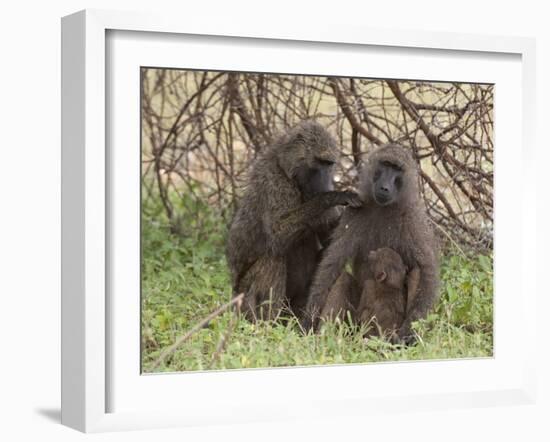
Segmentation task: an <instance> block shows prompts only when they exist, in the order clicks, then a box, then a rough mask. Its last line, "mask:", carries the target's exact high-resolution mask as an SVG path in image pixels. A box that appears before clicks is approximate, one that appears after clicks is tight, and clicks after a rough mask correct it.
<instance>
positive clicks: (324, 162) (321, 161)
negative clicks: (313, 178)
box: [316, 158, 334, 166]
mask: <svg viewBox="0 0 550 442" xmlns="http://www.w3.org/2000/svg"><path fill="white" fill-rule="evenodd" d="M316 160H317V162H318V163H319V164H320V165H321V166H332V165H334V161H332V160H327V159H326V158H316Z"/></svg>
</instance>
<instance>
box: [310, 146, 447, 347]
mask: <svg viewBox="0 0 550 442" xmlns="http://www.w3.org/2000/svg"><path fill="white" fill-rule="evenodd" d="M359 194H360V196H361V199H362V200H363V206H362V207H361V208H357V209H350V208H348V209H346V210H345V212H344V214H343V215H342V218H341V220H340V222H339V224H338V227H337V228H336V229H335V231H334V235H333V236H334V238H333V240H332V242H331V244H330V245H329V246H328V248H327V249H326V250H325V251H324V253H323V259H322V261H321V263H320V264H319V266H318V268H317V271H316V273H315V278H314V280H313V283H312V285H311V289H310V295H309V299H308V306H307V313H306V316H305V318H304V321H303V326H304V327H305V328H306V329H309V328H312V327H314V328H316V327H317V326H318V319H319V316H320V314H321V312H322V310H323V307H324V306H325V304H326V300H327V297H328V295H329V292H330V291H331V288H332V287H333V285H334V282H335V281H336V280H337V278H338V277H339V276H340V275H341V273H342V271H343V269H344V267H345V265H346V263H347V262H348V260H351V262H352V273H353V277H354V279H355V281H357V282H358V284H359V290H360V293H362V292H363V289H364V285H365V281H366V280H367V279H368V267H369V266H368V264H367V259H368V256H369V253H370V252H371V251H373V250H376V249H379V248H381V247H389V248H391V249H393V250H395V251H396V252H397V253H398V254H399V255H400V256H401V259H402V260H403V262H404V264H405V266H406V268H407V270H409V271H410V270H411V269H414V268H416V267H418V268H419V269H420V278H419V282H418V291H417V293H416V296H415V298H414V300H413V301H412V302H411V305H410V306H408V308H407V311H406V314H405V320H404V321H403V324H402V325H401V327H400V328H399V330H398V333H397V335H398V338H399V340H400V341H401V342H404V343H410V342H412V341H413V339H414V337H413V334H412V331H411V323H412V322H413V321H415V320H417V319H420V318H423V317H425V316H426V315H427V313H428V311H429V310H430V308H431V307H432V305H433V303H434V301H435V300H436V298H437V297H438V281H439V264H438V252H437V244H436V240H435V237H434V234H433V231H432V229H431V226H430V224H429V220H428V217H427V214H426V209H425V205H424V201H423V199H422V198H421V196H420V192H419V188H418V171H417V166H416V163H415V161H414V160H413V158H412V156H411V153H410V151H408V150H406V149H405V148H403V147H401V146H399V145H396V144H388V145H385V146H381V147H379V148H377V149H376V150H374V151H373V152H372V153H371V154H370V155H369V156H368V157H367V159H366V164H365V166H364V168H363V170H362V172H361V180H360V183H359ZM343 296H349V295H348V294H344V295H343Z"/></svg>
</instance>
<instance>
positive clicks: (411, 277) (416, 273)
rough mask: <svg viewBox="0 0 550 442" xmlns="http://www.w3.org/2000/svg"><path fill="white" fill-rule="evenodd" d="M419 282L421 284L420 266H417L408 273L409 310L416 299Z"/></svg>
mask: <svg viewBox="0 0 550 442" xmlns="http://www.w3.org/2000/svg"><path fill="white" fill-rule="evenodd" d="M419 284H420V268H419V267H415V268H413V269H412V270H411V271H410V272H409V274H408V275H407V309H406V311H407V312H408V311H409V310H410V309H411V307H412V305H413V303H414V301H415V299H416V295H417V293H418V285H419Z"/></svg>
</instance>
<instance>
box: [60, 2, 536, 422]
mask: <svg viewBox="0 0 550 442" xmlns="http://www.w3.org/2000/svg"><path fill="white" fill-rule="evenodd" d="M62 37H63V38H62V45H63V61H62V72H63V88H62V89H63V90H62V101H63V103H62V104H63V130H62V135H63V149H62V152H63V158H62V173H63V185H62V206H63V207H62V219H63V231H62V241H63V243H62V291H63V293H62V308H63V311H62V320H63V323H62V351H63V356H62V358H63V360H62V370H63V373H62V422H63V423H64V424H66V425H68V426H71V427H74V428H77V429H79V430H81V431H86V432H88V431H108V430H115V429H125V428H127V429H137V428H154V427H163V426H186V425H209V424H216V423H224V422H225V423H229V422H233V423H234V422H253V421H259V420H272V419H285V418H289V417H315V416H329V415H332V416H335V415H344V414H345V415H348V414H357V415H364V414H368V413H370V412H371V411H373V410H375V409H376V410H378V411H380V410H383V411H388V412H391V411H396V410H405V409H410V408H414V407H416V408H417V409H418V408H424V409H426V408H445V407H469V406H487V405H498V404H505V403H528V402H531V401H533V400H534V399H533V397H534V385H535V384H534V383H535V374H534V371H535V367H534V366H533V359H532V350H533V344H532V342H534V341H533V340H530V339H528V337H529V336H534V333H535V324H534V323H533V321H526V320H525V318H530V317H534V315H533V310H534V308H535V307H534V306H535V304H536V303H535V302H534V300H535V298H536V287H535V281H534V278H530V277H529V271H528V269H529V266H530V264H531V263H532V261H533V260H534V256H535V243H536V242H535V236H534V235H535V229H534V228H533V226H534V223H535V215H536V214H535V213H534V207H535V204H534V203H533V201H534V198H536V195H535V193H534V192H532V189H527V188H525V187H524V185H521V186H518V185H517V182H516V181H514V180H512V179H511V178H513V177H514V176H515V175H517V174H518V168H519V170H520V172H519V173H522V174H525V175H528V174H529V171H530V170H531V167H532V165H533V164H534V162H535V161H536V152H535V146H534V143H533V138H532V133H533V131H532V127H531V126H532V123H531V121H532V120H533V106H534V102H533V100H534V98H533V97H534V93H535V84H534V67H533V66H534V43H533V41H531V40H529V39H521V38H507V37H498V38H497V37H488V36H484V37H481V36H472V35H456V34H443V33H442V34H432V33H423V32H412V31H408V32H404V31H394V32H391V31H388V30H375V29H353V28H346V27H338V26H336V27H331V30H330V31H327V29H321V28H320V27H316V26H315V25H311V26H307V27H303V28H300V29H287V30H285V31H283V30H280V29H276V28H270V27H269V26H267V27H266V26H263V25H262V26H260V25H254V24H250V23H249V24H247V25H246V26H242V24H240V25H235V24H229V23H225V24H223V25H220V24H219V23H212V22H209V21H207V20H204V21H201V20H197V21H195V22H194V24H192V25H191V24H186V25H185V26H183V25H180V24H179V22H178V21H177V20H175V19H173V18H171V17H156V16H152V15H142V14H131V13H120V12H117V13H114V12H108V11H83V12H79V13H76V14H74V15H71V16H68V17H65V18H64V19H63V23H62ZM518 201H520V202H521V210H517V207H518ZM519 327H521V329H522V333H521V336H520V334H518V333H516V331H517V330H518V328H519ZM390 362H391V363H390ZM410 379H414V380H415V382H410Z"/></svg>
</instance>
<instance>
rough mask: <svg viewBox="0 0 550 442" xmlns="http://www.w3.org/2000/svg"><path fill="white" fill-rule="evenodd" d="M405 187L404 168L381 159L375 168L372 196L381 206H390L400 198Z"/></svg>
mask: <svg viewBox="0 0 550 442" xmlns="http://www.w3.org/2000/svg"><path fill="white" fill-rule="evenodd" d="M402 187H403V170H402V169H401V168H400V167H399V166H398V165H397V164H394V163H391V162H389V161H381V162H380V163H378V165H377V166H376V168H375V170H374V176H373V182H372V197H373V198H374V201H375V202H376V204H378V205H379V206H389V205H390V204H393V203H395V202H396V201H397V200H398V199H399V194H400V192H401V188H402Z"/></svg>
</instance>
